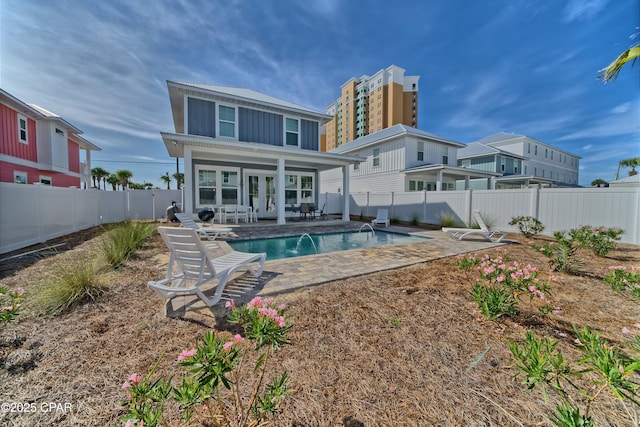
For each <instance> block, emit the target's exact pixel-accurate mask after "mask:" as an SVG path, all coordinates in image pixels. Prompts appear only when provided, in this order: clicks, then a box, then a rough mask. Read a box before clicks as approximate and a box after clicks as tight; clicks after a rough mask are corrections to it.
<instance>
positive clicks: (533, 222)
mask: <svg viewBox="0 0 640 427" xmlns="http://www.w3.org/2000/svg"><path fill="white" fill-rule="evenodd" d="M509 225H516V226H518V230H520V234H522V235H523V236H524V237H526V238H531V237H533V236H535V235H536V234H539V233H541V232H542V231H543V230H544V225H542V222H540V220H539V219H538V218H534V217H532V216H515V217H513V218H511V221H510V222H509Z"/></svg>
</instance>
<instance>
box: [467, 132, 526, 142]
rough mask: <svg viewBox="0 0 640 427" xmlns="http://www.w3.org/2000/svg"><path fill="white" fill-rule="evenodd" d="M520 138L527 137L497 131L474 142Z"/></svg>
mask: <svg viewBox="0 0 640 427" xmlns="http://www.w3.org/2000/svg"><path fill="white" fill-rule="evenodd" d="M520 138H528V137H527V136H525V135H519V134H517V133H507V132H498V133H494V134H493V135H489V136H485V137H484V138H482V139H479V140H477V141H475V142H477V143H479V144H484V145H489V144H492V143H496V142H504V141H510V140H512V139H520ZM530 139H533V138H530Z"/></svg>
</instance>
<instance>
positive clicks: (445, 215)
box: [438, 212, 463, 227]
mask: <svg viewBox="0 0 640 427" xmlns="http://www.w3.org/2000/svg"><path fill="white" fill-rule="evenodd" d="M438 218H439V219H440V225H442V226H443V227H462V226H463V224H460V222H459V221H458V219H457V218H456V216H455V215H454V214H452V213H450V212H440V215H438Z"/></svg>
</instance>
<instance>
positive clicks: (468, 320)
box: [0, 232, 640, 427]
mask: <svg viewBox="0 0 640 427" xmlns="http://www.w3.org/2000/svg"><path fill="white" fill-rule="evenodd" d="M94 236H95V233H94V232H85V233H80V234H78V235H76V236H73V237H74V238H72V239H68V240H70V241H71V242H72V243H69V244H68V245H66V246H61V247H59V248H58V249H57V251H56V252H53V251H49V252H45V253H43V254H41V255H40V256H37V257H36V256H32V257H30V258H29V257H27V258H24V259H22V258H21V259H19V260H14V261H6V262H4V263H3V265H2V268H1V269H0V274H1V279H0V284H2V285H6V286H9V287H12V288H15V287H23V288H25V290H26V297H27V299H26V302H25V310H24V312H23V314H22V315H21V316H20V317H19V318H18V321H16V322H13V323H9V324H6V325H4V326H0V327H1V328H2V330H0V378H1V380H0V382H1V383H2V386H1V387H0V402H1V403H2V404H3V406H2V412H0V424H1V425H7V426H13V425H16V426H36V425H43V426H48V425H55V426H58V425H68V426H72V425H73V426H78V425H83V426H84V425H86V426H106V425H111V426H113V425H120V424H121V423H120V421H119V419H120V417H122V416H123V415H124V411H123V409H122V406H121V401H122V399H123V398H124V393H123V390H122V389H121V385H122V383H123V382H124V381H125V380H126V379H127V378H128V377H129V376H130V375H131V374H132V373H134V372H137V373H141V374H143V375H144V374H146V373H148V372H149V371H150V369H151V368H152V366H153V365H154V364H155V363H156V361H157V360H158V359H159V358H162V361H161V362H160V365H159V369H158V374H159V375H163V376H167V377H168V376H170V375H175V374H177V373H178V372H179V367H178V364H177V363H176V357H177V355H178V354H180V352H181V351H182V350H184V349H187V348H191V346H192V345H193V343H194V341H195V339H196V337H198V336H199V335H200V334H202V333H203V332H204V331H206V330H208V329H211V328H215V329H217V330H228V329H229V328H230V326H229V324H228V323H227V322H226V321H225V311H224V309H220V310H218V311H217V313H216V315H215V316H213V315H206V314H197V315H195V316H192V317H190V318H189V319H188V320H184V319H171V318H166V317H165V316H164V314H163V302H162V300H161V299H160V297H159V296H158V295H156V294H155V293H154V292H152V291H151V290H149V289H148V288H147V287H146V283H147V281H148V280H151V279H157V278H160V277H161V276H162V275H163V274H164V271H165V266H164V265H163V264H162V261H161V260H162V259H164V258H162V257H160V256H159V255H161V254H164V253H165V252H166V249H165V247H164V246H163V244H162V242H161V240H160V238H159V236H156V237H155V238H154V239H153V241H152V242H150V244H149V245H148V246H147V248H146V249H145V250H143V251H142V252H140V253H138V254H137V256H136V257H135V258H134V259H132V260H130V261H128V262H127V264H126V266H125V267H124V268H123V269H121V270H120V271H118V272H116V273H115V274H114V275H113V277H112V280H111V286H110V288H109V290H108V291H107V293H106V294H104V295H103V296H101V297H100V298H98V299H97V300H96V301H94V302H91V303H87V304H84V305H81V306H78V307H76V308H74V309H72V310H70V311H68V312H67V313H65V314H63V315H60V316H58V317H55V318H47V317H43V316H41V315H40V314H38V313H37V312H36V311H35V309H34V306H33V304H30V302H29V301H30V299H29V297H30V295H32V292H35V290H36V285H37V284H38V283H40V282H41V281H42V280H43V278H45V277H46V276H47V274H48V272H49V271H50V269H51V265H53V263H56V262H57V261H58V260H59V259H60V258H61V257H66V256H72V254H73V253H74V252H75V251H78V250H82V249H86V248H88V247H90V246H91V245H92V244H93V243H94V242H93V241H94V240H95V239H92V238H93V237H94ZM509 237H510V238H511V240H512V241H514V243H511V244H508V245H505V246H503V248H504V249H506V251H507V253H508V256H509V258H510V259H511V260H516V261H519V262H525V263H531V264H533V265H535V266H537V267H539V268H540V269H541V270H542V271H543V274H542V276H543V277H549V276H550V275H551V274H552V273H551V272H549V269H548V263H547V259H546V258H544V257H543V256H542V255H541V254H539V253H538V252H536V251H534V250H532V249H531V248H530V247H529V246H528V245H527V244H526V242H525V241H524V240H522V239H520V238H519V236H517V235H510V236H509ZM85 240H86V241H85ZM493 252H494V250H491V251H487V253H493ZM580 257H581V259H582V260H584V265H582V266H581V268H580V272H579V274H578V275H569V274H560V273H554V275H555V276H556V283H555V284H554V286H553V288H552V289H551V292H550V293H549V294H548V295H547V299H548V300H549V301H550V302H551V303H552V304H553V305H554V306H557V307H559V308H560V311H559V313H557V314H549V315H546V316H542V315H540V314H538V311H537V308H538V306H536V305H535V304H533V305H532V304H530V303H529V299H528V298H526V299H524V300H523V301H522V302H521V303H520V305H519V310H520V311H519V313H518V315H517V316H516V317H512V318H508V319H502V320H500V321H498V322H493V321H489V320H486V319H484V318H483V317H482V316H481V315H480V313H479V311H478V308H477V306H476V305H475V303H474V302H473V301H472V299H471V296H470V291H471V288H472V287H473V285H474V283H475V280H476V276H477V274H472V273H465V272H464V271H462V270H460V269H459V268H457V267H456V266H455V259H454V258H448V259H444V260H438V261H433V262H427V263H424V264H420V265H417V266H413V267H408V268H403V269H400V270H394V271H390V272H385V273H376V274H371V275H367V276H361V277H357V278H352V279H348V280H342V281H338V282H333V283H329V284H325V285H321V286H316V287H313V288H308V289H304V290H301V291H297V292H294V293H289V294H284V295H281V296H279V297H278V298H277V301H278V302H283V303H286V304H287V305H288V306H289V312H288V314H289V318H290V320H291V322H292V324H293V329H292V333H291V336H290V338H291V342H292V344H291V345H289V346H285V347H284V348H283V349H282V350H281V351H280V352H278V353H277V354H276V360H274V361H273V363H274V365H275V366H277V370H278V371H281V370H286V371H288V372H289V374H290V378H291V385H292V388H293V389H294V390H295V392H294V393H293V394H291V395H290V396H288V397H287V398H286V400H285V402H284V405H283V406H282V413H281V414H280V415H279V417H278V418H277V419H276V420H275V423H274V425H276V426H291V427H302V426H349V427H357V426H551V425H552V423H551V422H550V421H549V418H548V416H549V414H551V412H552V410H553V408H554V406H555V403H556V401H555V400H554V399H552V400H550V401H549V402H546V403H545V402H544V400H543V397H542V393H541V392H540V390H539V389H534V390H533V391H532V392H529V393H527V392H526V390H525V386H524V385H522V384H521V381H522V379H523V377H522V376H520V377H517V378H515V379H514V376H515V374H516V373H517V370H516V369H515V368H514V366H513V362H514V360H513V357H512V355H511V353H510V351H509V348H508V345H509V343H510V342H512V341H519V340H522V338H523V336H524V332H525V331H526V330H533V331H535V332H536V334H538V335H539V336H544V337H551V338H554V339H556V340H559V341H560V349H561V350H562V351H563V352H564V353H565V355H566V357H567V358H569V359H572V360H575V358H576V357H577V354H578V353H577V351H576V349H575V346H574V344H573V340H574V336H573V326H574V325H576V326H577V327H582V325H589V326H590V327H591V328H592V329H594V330H596V331H599V332H600V333H601V334H602V335H603V336H604V337H605V338H606V339H607V340H609V341H610V342H611V343H613V344H615V345H620V346H622V345H623V344H624V343H625V341H626V340H628V336H625V335H623V334H622V332H621V331H622V328H623V327H627V328H633V327H634V326H633V325H634V324H637V323H639V322H640V303H639V302H638V301H637V300H633V299H632V298H631V297H630V294H629V293H624V292H618V293H616V292H613V291H612V290H611V288H610V287H609V286H608V285H605V284H604V283H603V281H602V278H603V276H604V275H605V274H606V273H607V267H609V266H611V265H624V266H628V267H630V266H636V267H640V248H638V247H636V246H630V245H619V246H618V248H617V249H616V250H614V251H612V252H611V253H610V254H609V256H608V257H607V258H597V257H595V256H592V255H590V254H588V253H586V252H581V253H580ZM267 270H268V268H267ZM637 380H638V381H640V378H637ZM7 403H9V404H10V405H9V406H7V405H6V404H7ZM33 403H35V405H32V404H33ZM19 407H22V408H23V409H24V408H25V407H26V408H34V407H35V412H27V413H25V412H24V411H23V412H20V411H15V412H12V411H10V410H7V409H8V408H9V409H11V408H13V409H14V410H15V409H18V408H19ZM634 409H635V417H636V420H637V419H638V417H640V411H638V410H637V407H636V408H631V410H634ZM592 414H593V416H594V420H595V421H596V425H597V426H628V425H633V424H630V423H631V421H630V418H629V416H628V414H627V412H625V408H623V406H622V404H621V403H620V402H618V401H616V400H615V399H614V398H611V397H609V396H608V395H606V394H603V395H602V397H601V398H599V399H597V400H596V402H595V404H594V406H593V408H592ZM166 422H167V423H166V425H171V426H178V425H182V424H180V422H179V417H178V412H177V411H176V410H175V409H172V408H171V407H170V408H169V410H168V411H167V413H166ZM191 425H203V426H204V425H207V424H206V422H205V419H204V418H203V416H202V414H196V416H195V418H194V419H193V420H192V423H191Z"/></svg>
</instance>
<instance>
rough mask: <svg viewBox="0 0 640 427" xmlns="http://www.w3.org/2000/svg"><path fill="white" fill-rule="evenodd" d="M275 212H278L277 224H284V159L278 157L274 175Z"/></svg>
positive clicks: (285, 221)
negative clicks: (275, 174)
mask: <svg viewBox="0 0 640 427" xmlns="http://www.w3.org/2000/svg"><path fill="white" fill-rule="evenodd" d="M276 200H277V203H276V212H277V213H278V221H277V223H278V224H286V223H287V218H286V216H285V209H284V207H285V203H284V159H278V169H277V176H276Z"/></svg>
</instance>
